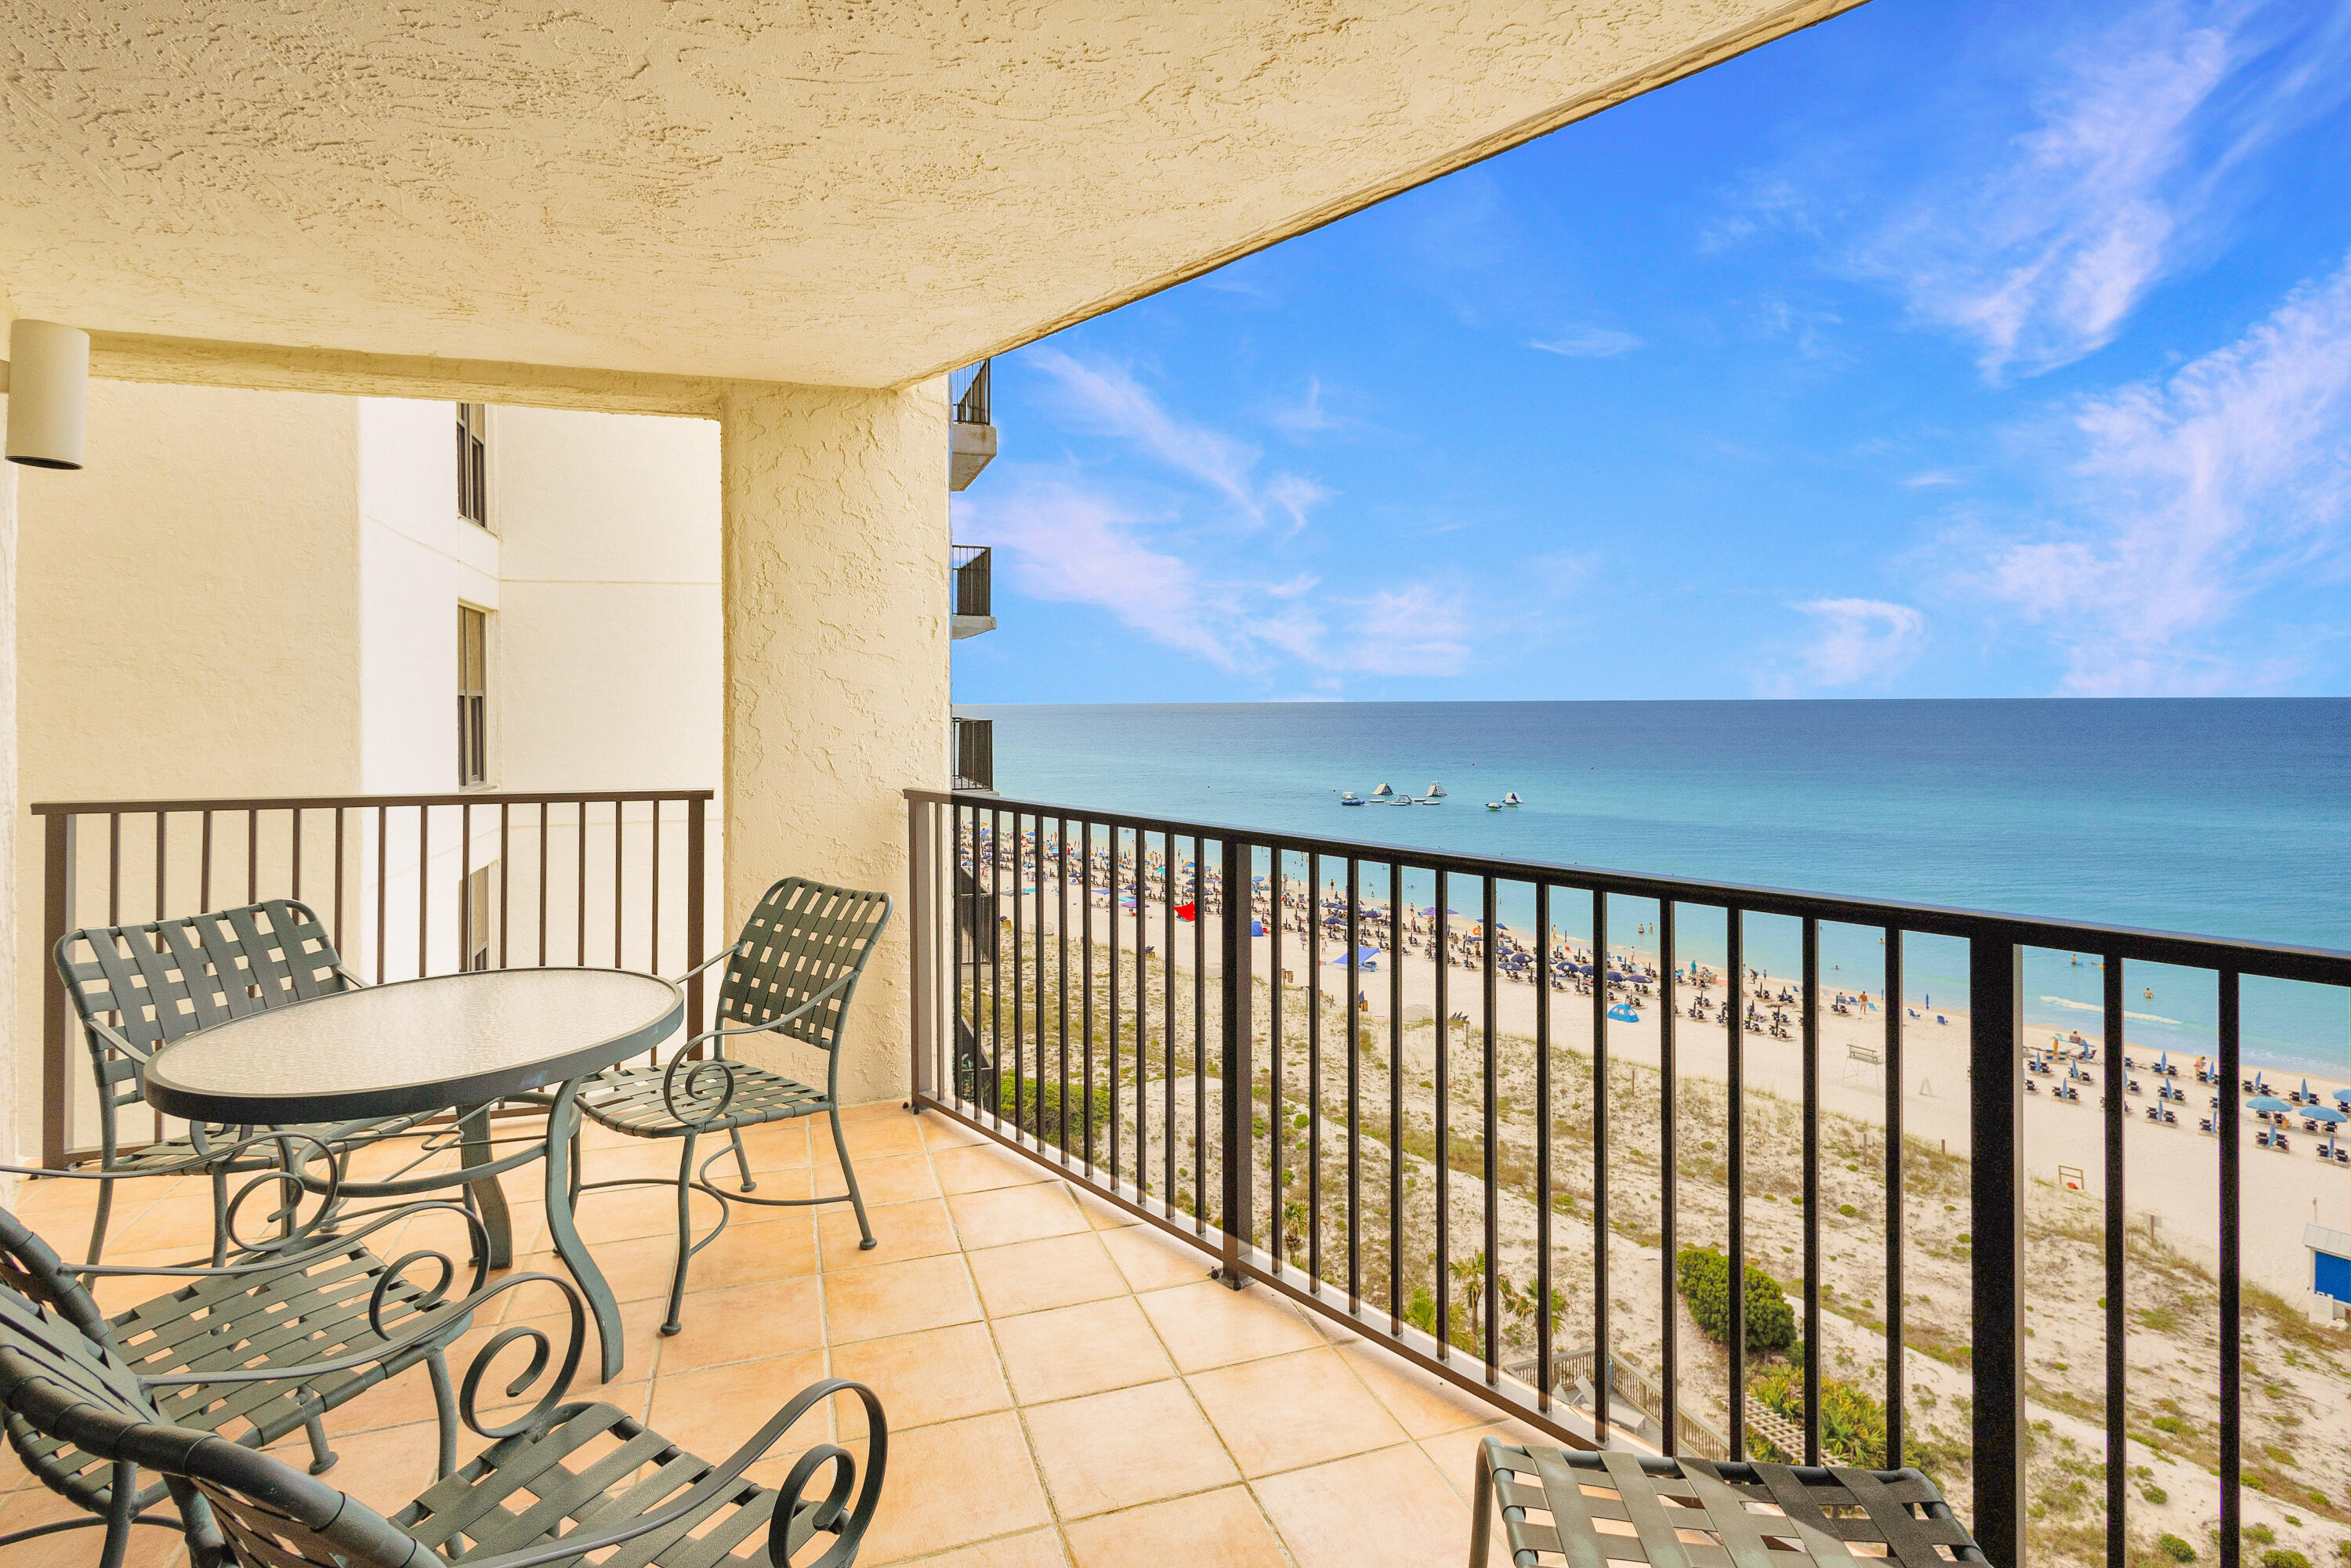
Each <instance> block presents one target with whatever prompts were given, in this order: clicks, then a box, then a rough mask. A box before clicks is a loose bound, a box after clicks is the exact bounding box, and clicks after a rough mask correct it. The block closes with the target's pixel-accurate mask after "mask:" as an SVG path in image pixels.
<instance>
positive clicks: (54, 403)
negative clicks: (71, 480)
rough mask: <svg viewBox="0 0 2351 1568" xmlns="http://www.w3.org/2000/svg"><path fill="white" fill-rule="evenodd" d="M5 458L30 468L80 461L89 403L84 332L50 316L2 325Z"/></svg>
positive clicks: (76, 464) (86, 335)
mask: <svg viewBox="0 0 2351 1568" xmlns="http://www.w3.org/2000/svg"><path fill="white" fill-rule="evenodd" d="M5 386H6V388H7V392H8V461H9V462H11V463H23V464H26V465H30V466H32V467H35V468H78V467H80V466H81V443H82V425H83V422H84V415H85V413H86V412H87V410H88V408H89V333H87V332H85V331H82V330H81V329H79V328H77V327H66V326H61V325H59V324H58V323H57V322H55V321H18V322H16V324H15V325H14V326H12V327H11V328H9V329H8V379H7V381H6V382H5Z"/></svg>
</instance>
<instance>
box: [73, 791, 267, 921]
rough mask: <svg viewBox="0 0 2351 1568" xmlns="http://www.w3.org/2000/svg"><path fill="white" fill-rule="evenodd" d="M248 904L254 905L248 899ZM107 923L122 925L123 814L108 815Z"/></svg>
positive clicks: (113, 812)
mask: <svg viewBox="0 0 2351 1568" xmlns="http://www.w3.org/2000/svg"><path fill="white" fill-rule="evenodd" d="M252 902H253V901H252V900H251V899H249V898H248V899H246V903H247V904H250V903H252ZM106 923H107V924H108V925H121V924H122V813H121V812H120V811H109V812H108V813H107V814H106Z"/></svg>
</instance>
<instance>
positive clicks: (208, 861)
mask: <svg viewBox="0 0 2351 1568" xmlns="http://www.w3.org/2000/svg"><path fill="white" fill-rule="evenodd" d="M376 821H377V822H378V823H379V824H381V822H382V821H383V808H382V807H381V806H379V807H377V808H376ZM202 853H203V860H202V863H201V867H200V869H199V871H198V873H197V878H198V882H199V884H200V885H199V886H198V887H197V889H196V913H197V914H199V915H209V914H211V913H212V908H213V814H212V812H210V811H209V810H207V811H206V812H205V813H204V849H203V852H202ZM58 935H59V936H63V935H64V933H63V932H59V933H58ZM382 967H383V966H382V965H381V962H379V963H378V964H377V966H376V968H377V970H378V977H379V978H381V970H382Z"/></svg>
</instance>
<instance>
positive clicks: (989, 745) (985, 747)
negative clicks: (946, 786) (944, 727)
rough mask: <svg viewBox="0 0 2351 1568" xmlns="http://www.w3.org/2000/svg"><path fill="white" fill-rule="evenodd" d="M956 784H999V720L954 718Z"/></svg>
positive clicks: (984, 786) (960, 786)
mask: <svg viewBox="0 0 2351 1568" xmlns="http://www.w3.org/2000/svg"><path fill="white" fill-rule="evenodd" d="M955 787H956V789H995V788H996V721H995V720H994V719H989V718H958V719H956V721H955Z"/></svg>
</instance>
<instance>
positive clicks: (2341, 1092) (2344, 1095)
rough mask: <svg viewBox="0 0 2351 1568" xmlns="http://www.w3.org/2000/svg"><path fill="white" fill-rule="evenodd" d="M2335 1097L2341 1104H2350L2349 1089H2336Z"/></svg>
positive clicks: (2350, 1093) (2350, 1094)
mask: <svg viewBox="0 0 2351 1568" xmlns="http://www.w3.org/2000/svg"><path fill="white" fill-rule="evenodd" d="M2335 1099H2336V1100H2337V1101H2339V1102H2340V1103H2343V1104H2346V1105H2351V1089H2337V1090H2336V1091H2335Z"/></svg>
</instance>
